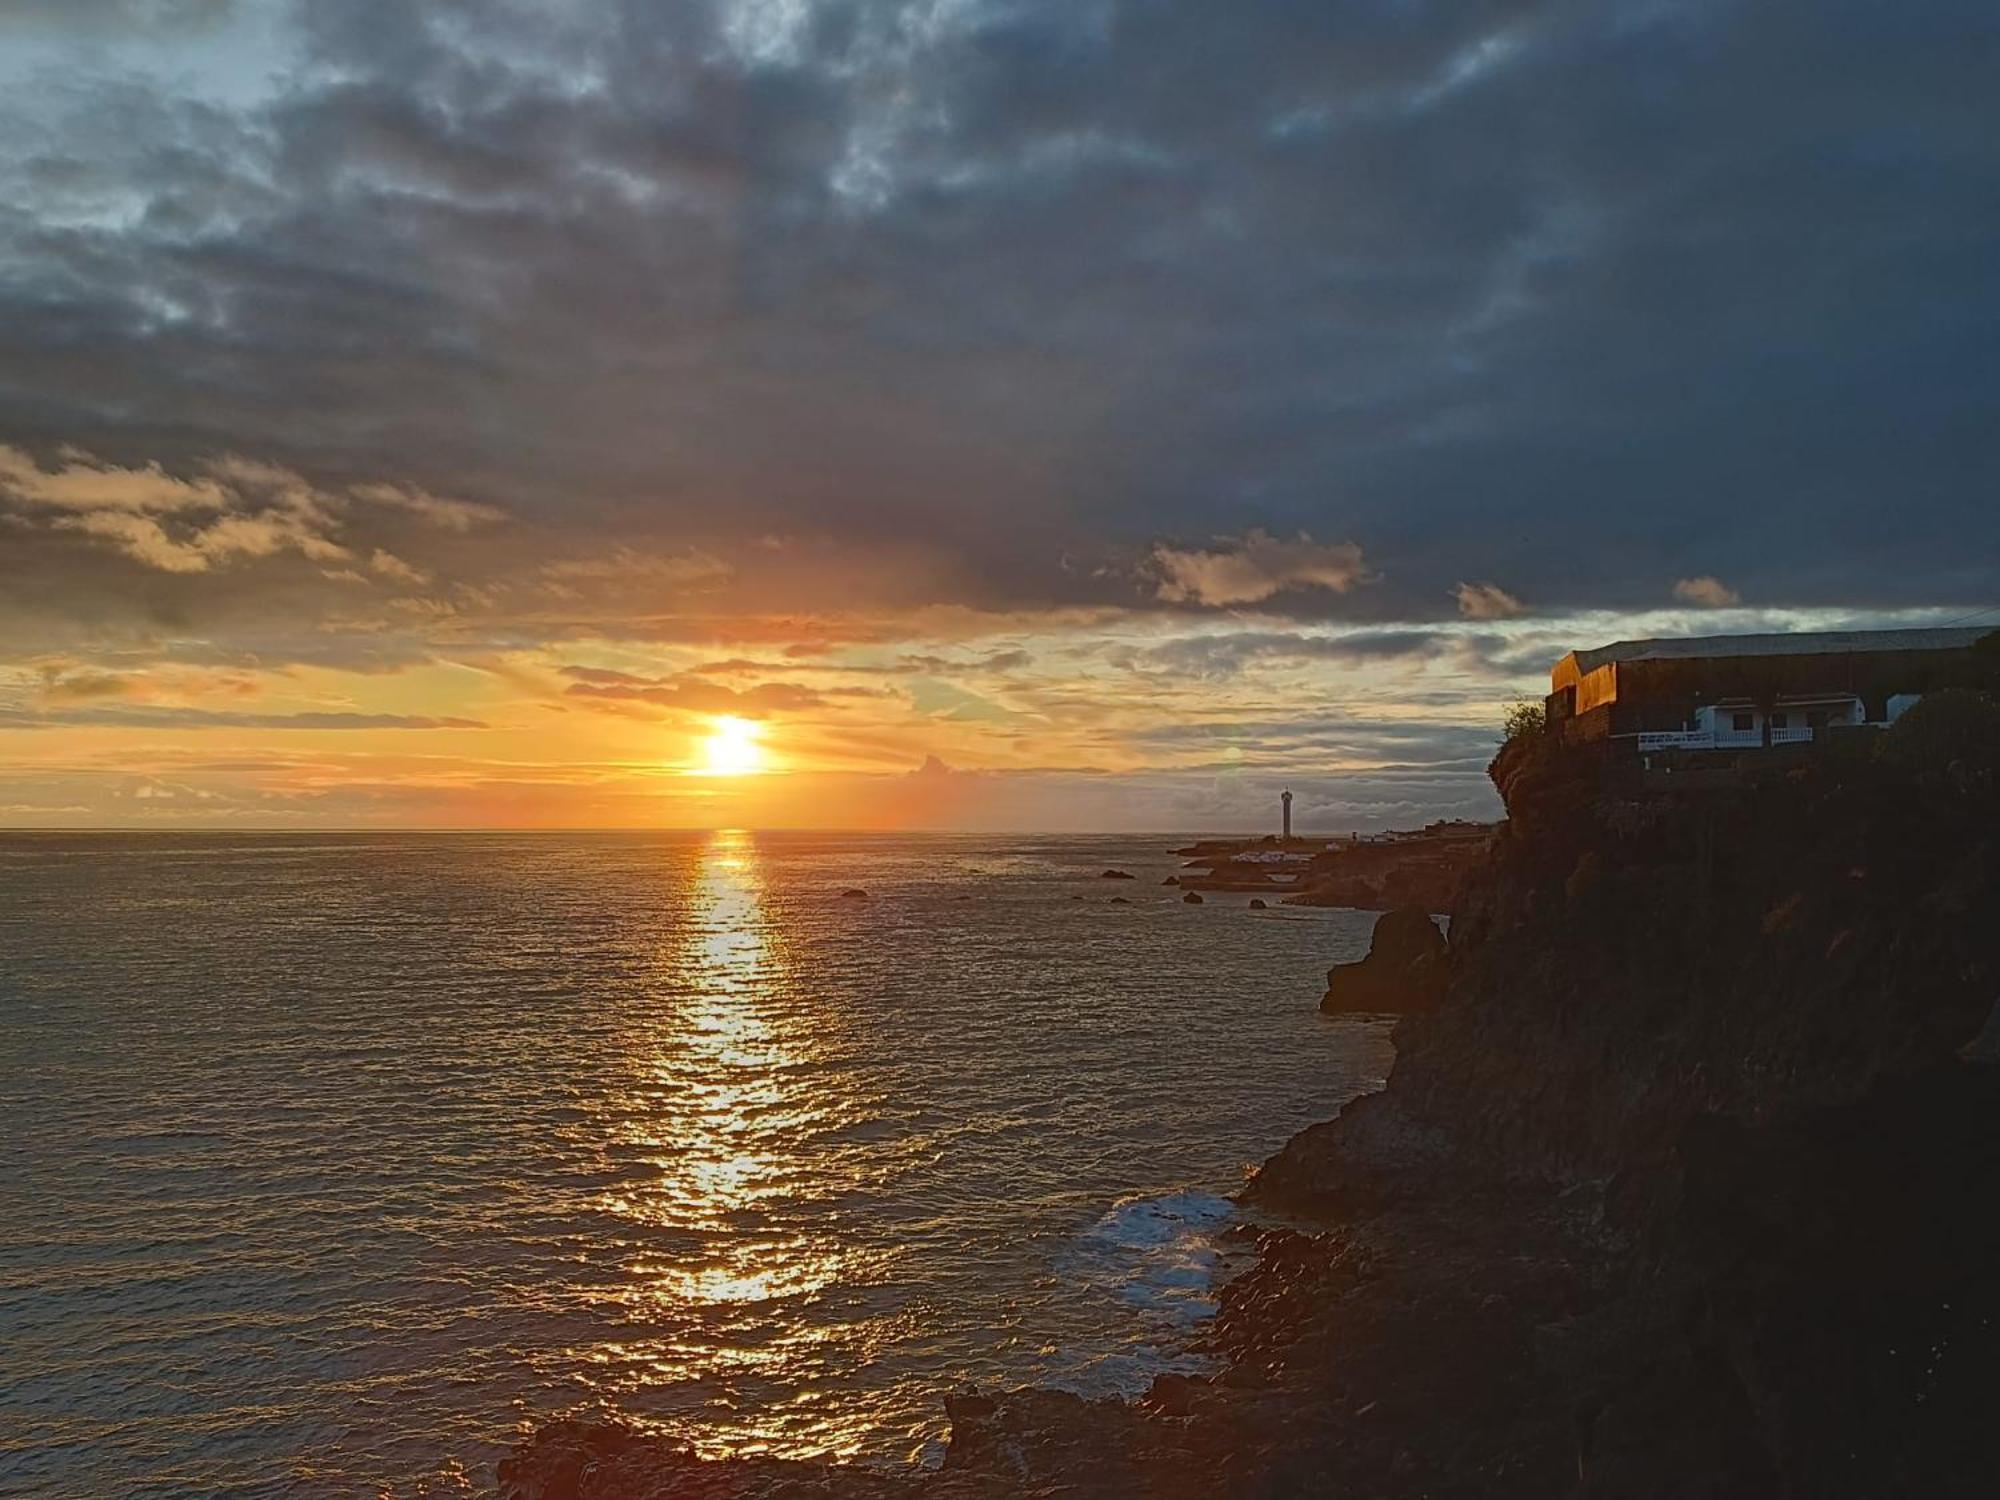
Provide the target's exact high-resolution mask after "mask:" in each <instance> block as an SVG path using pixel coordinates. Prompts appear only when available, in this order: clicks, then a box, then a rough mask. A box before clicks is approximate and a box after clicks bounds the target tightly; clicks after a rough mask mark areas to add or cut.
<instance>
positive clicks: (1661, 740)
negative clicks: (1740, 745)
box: [1639, 729, 1715, 754]
mask: <svg viewBox="0 0 2000 1500" xmlns="http://www.w3.org/2000/svg"><path fill="white" fill-rule="evenodd" d="M1714 748H1715V733H1714V731H1713V730H1708V729H1670V730H1660V731H1657V732H1655V733H1652V734H1642V735H1640V736H1639V750H1640V753H1641V754H1644V753H1645V752H1646V751H1648V750H1713V749H1714Z"/></svg>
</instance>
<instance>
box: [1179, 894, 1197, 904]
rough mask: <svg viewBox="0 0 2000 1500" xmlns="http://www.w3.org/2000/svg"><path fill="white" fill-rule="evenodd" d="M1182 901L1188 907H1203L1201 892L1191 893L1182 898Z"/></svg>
mask: <svg viewBox="0 0 2000 1500" xmlns="http://www.w3.org/2000/svg"><path fill="white" fill-rule="evenodd" d="M1181 901H1182V903H1183V904H1184V905H1187V906H1199V905H1201V892H1200V891H1189V892H1188V893H1187V894H1186V895H1185V896H1183V897H1181Z"/></svg>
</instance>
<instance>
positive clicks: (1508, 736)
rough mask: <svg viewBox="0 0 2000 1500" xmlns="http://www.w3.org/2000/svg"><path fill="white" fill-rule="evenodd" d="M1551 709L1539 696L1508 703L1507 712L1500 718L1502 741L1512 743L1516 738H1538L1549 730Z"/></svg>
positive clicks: (1502, 742) (1505, 743)
mask: <svg viewBox="0 0 2000 1500" xmlns="http://www.w3.org/2000/svg"><path fill="white" fill-rule="evenodd" d="M1548 727H1549V711H1548V709H1547V708H1546V707H1545V706H1544V705H1543V704H1542V702H1541V700H1540V699H1537V698H1522V699H1520V700H1519V701H1518V702H1515V703H1510V704H1509V705H1507V712H1506V714H1505V715H1504V716H1502V718H1501V720H1500V743H1501V744H1503V745H1511V744H1513V743H1514V742H1515V741H1516V740H1538V739H1540V738H1541V737H1542V736H1543V735H1544V734H1545V733H1547V732H1548Z"/></svg>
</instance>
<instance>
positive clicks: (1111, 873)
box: [1097, 870, 1139, 880]
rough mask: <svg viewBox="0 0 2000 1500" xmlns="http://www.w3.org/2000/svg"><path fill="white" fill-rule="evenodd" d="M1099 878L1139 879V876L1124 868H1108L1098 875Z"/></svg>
mask: <svg viewBox="0 0 2000 1500" xmlns="http://www.w3.org/2000/svg"><path fill="white" fill-rule="evenodd" d="M1097 878H1098V879H1099V880H1137V879H1138V878H1139V877H1138V876H1136V875H1132V874H1129V873H1128V872H1126V871H1124V870H1106V871H1105V872H1104V873H1103V874H1102V875H1100V876H1098V877H1097Z"/></svg>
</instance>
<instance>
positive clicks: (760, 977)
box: [597, 830, 890, 1456]
mask: <svg viewBox="0 0 2000 1500" xmlns="http://www.w3.org/2000/svg"><path fill="white" fill-rule="evenodd" d="M679 894H680V896H681V897H682V899H684V900H685V902H686V913H685V916H684V919H683V921H682V922H681V923H680V924H679V926H678V935H677V937H676V938H675V939H674V940H673V941H672V942H671V944H670V945H669V949H668V951H666V952H664V953H663V955H662V959H663V985H664V987H665V988H666V989H667V990H668V992H669V993H670V995H671V1000H670V1002H669V1003H668V1004H666V1005H664V1006H662V1007H661V1009H660V1010H659V1012H657V1013H656V1015H655V1016H653V1017H652V1018H651V1019H650V1022H649V1024H648V1025H647V1026H645V1027H643V1028H641V1029H640V1030H639V1031H638V1032H637V1033H635V1034H634V1035H633V1036H632V1038H631V1043H632V1049H633V1057H634V1061H635V1064H636V1067H637V1077H636V1079H635V1087H634V1089H633V1091H632V1097H630V1098H628V1099H625V1100H622V1101H619V1102H618V1104H617V1106H616V1107H615V1108H614V1109H613V1111H612V1113H613V1116H614V1118H615V1119H616V1121H617V1130H616V1136H615V1138H616V1141H617V1144H618V1146H619V1147H620V1148H621V1150H623V1151H626V1152H633V1153H636V1155H637V1157H638V1159H639V1160H641V1161H643V1162H645V1163H647V1164H648V1165H650V1166H652V1167H654V1168H656V1169H657V1172H658V1175H657V1176H655V1177H652V1178H650V1179H648V1180H646V1181H644V1182H643V1183H641V1184H639V1185H638V1186H628V1187H625V1188H624V1189H623V1190H621V1191H619V1192H616V1193H614V1194H611V1195H608V1196H607V1197H606V1199H605V1200H604V1206H605V1207H607V1208H609V1209H610V1210H612V1211H613V1212H614V1213H616V1214H618V1215H619V1216H620V1217H622V1218H624V1219H626V1220H628V1221H629V1222H630V1223H632V1224H633V1226H634V1227H635V1229H636V1230H638V1231H639V1232H640V1233H639V1235H638V1236H637V1241H638V1242H639V1243H641V1244H643V1243H644V1242H645V1240H646V1238H647V1236H649V1235H651V1234H653V1233H655V1232H661V1231H664V1232H665V1233H666V1235H667V1236H668V1237H669V1243H670V1244H671V1245H672V1246H673V1247H674V1248H671V1249H666V1250H652V1249H640V1250H637V1251H636V1252H635V1253H634V1254H633V1255H632V1256H631V1258H630V1260H629V1262H628V1265H627V1273H628V1275H627V1280H626V1283H625V1284H624V1285H623V1286H622V1287H620V1288H618V1289H617V1290H616V1291H615V1293H614V1294H613V1296H614V1298H615V1300H616V1301H617V1302H619V1303H620V1304H621V1311H622V1312H623V1314H624V1315H625V1321H626V1322H627V1323H628V1324H630V1325H634V1326H635V1327H636V1328H639V1329H646V1328H657V1329H658V1330H659V1332H658V1333H657V1334H656V1335H650V1336H641V1337H637V1338H634V1339H629V1340H624V1341H620V1342H617V1343H611V1344H607V1345H605V1346H604V1347H602V1348H601V1349H600V1350H599V1351H597V1357H598V1362H599V1363H600V1364H601V1365H602V1366H604V1367H605V1368H606V1370H607V1374H609V1372H611V1371H613V1370H615V1371H618V1372H620V1373H619V1374H618V1375H617V1376H616V1377H615V1378H612V1379H610V1380H607V1382H606V1383H605V1386H604V1390H605V1393H606V1394H610V1393H612V1392H614V1391H615V1392H616V1393H618V1394H619V1395H621V1396H623V1397H626V1398H628V1401H627V1403H626V1404H628V1406H638V1407H640V1408H641V1409H643V1407H644V1406H645V1405H647V1404H648V1400H647V1398H648V1397H649V1396H650V1395H655V1394H662V1393H666V1394H670V1393H671V1392H672V1390H673V1389H674V1388H676V1387H680V1388H696V1387H709V1386H714V1385H718V1384H720V1385H725V1386H728V1387H730V1388H732V1389H736V1390H743V1391H745V1392H747V1391H748V1390H751V1389H755V1390H757V1391H758V1392H760V1393H761V1394H760V1395H759V1397H758V1398H757V1399H754V1400H752V1399H744V1400H742V1401H740V1402H738V1403H736V1407H735V1412H736V1416H735V1420H728V1421H721V1422H718V1421H716V1420H714V1418H713V1415H712V1413H711V1415H710V1416H708V1417H707V1418H705V1419H704V1420H703V1422H702V1423H700V1424H699V1425H698V1426H696V1427H694V1428H678V1427H677V1428H676V1429H675V1431H676V1435H677V1436H679V1437H681V1438H682V1439H684V1440H686V1441H689V1442H690V1443H691V1444H692V1445H693V1446H694V1447H696V1448H697V1449H699V1450H701V1451H703V1452H704V1453H707V1454H710V1455H724V1454H744V1453H757V1452H765V1451H783V1452H784V1453H786V1454H791V1455H797V1454H802V1453H810V1452H819V1453H824V1454H828V1455H834V1456H851V1455H852V1454H854V1453H856V1452H858V1451H860V1449H861V1448H862V1446H863V1444H864V1440H865V1438H866V1436H867V1432H868V1427H869V1416H870V1414H869V1413H868V1412H867V1411H866V1410H865V1409H862V1408H858V1407H853V1406H847V1407H844V1408H843V1407H841V1406H837V1405H833V1404H829V1403H824V1402H822V1401H821V1400H820V1399H819V1397H818V1394H817V1392H816V1391H815V1390H814V1389H813V1387H814V1385H815V1383H816V1379H815V1377H816V1376H817V1375H818V1374H820V1373H823V1372H824V1371H825V1369H826V1368H827V1367H828V1366H829V1365H830V1364H844V1363H849V1362H851V1361H853V1360H855V1359H858V1358H865V1357H866V1349H867V1346H868V1345H869V1344H870V1343H871V1342H872V1341H873V1340H874V1339H875V1338H877V1337H880V1336H884V1335H886V1334H887V1333H888V1332H889V1331H890V1330H888V1329H887V1328H881V1329H876V1328H871V1327H870V1326H869V1325H868V1324H867V1322H866V1320H862V1321H861V1322H859V1323H855V1322H844V1321H836V1322H833V1323H830V1324H829V1323H823V1322H821V1321H819V1320H817V1319H814V1318H810V1317H798V1316H788V1315H786V1314H785V1313H784V1311H783V1310H782V1307H781V1306H780V1304H787V1305H790V1306H791V1307H794V1308H796V1307H797V1306H799V1305H800V1304H803V1303H807V1302H810V1301H812V1300H813V1299H815V1298H816V1297H818V1296H819V1295H820V1294H823V1293H828V1292H830V1291H833V1290H835V1289H836V1288H837V1287H838V1286H839V1284H840V1283H841V1281H842V1279H843V1277H847V1276H858V1275H859V1273H860V1271H861V1270H862V1269H863V1268H860V1267H857V1266H856V1265H855V1264H854V1261H855V1257H854V1256H853V1255H852V1254H851V1253H850V1252H848V1251H847V1250H845V1249H844V1248H843V1247H842V1246H841V1245H840V1244H839V1243H838V1242H837V1240H835V1239H834V1238H833V1237H832V1236H831V1235H830V1234H826V1233H821V1232H815V1230H814V1229H813V1228H812V1214H811V1213H810V1211H809V1210H805V1211H802V1210H801V1206H800V1205H801V1203H802V1202H804V1203H809V1202H810V1200H812V1199H814V1198H815V1197H820V1196H824V1195H830V1194H833V1193H837V1192H839V1191H840V1190H841V1189H842V1188H843V1186H845V1184H843V1183H841V1182H839V1181H837V1180H828V1178H827V1172H828V1170H829V1169H831V1163H830V1162H828V1161H827V1160H826V1158H825V1157H824V1156H822V1155H821V1154H820V1153H818V1152H816V1151H814V1150H813V1149H812V1144H811V1143H812V1142H813V1140H814V1139H815V1138H816V1137H820V1136H822V1135H823V1133H824V1132H827V1131H829V1130H833V1129H836V1128H838V1127H839V1126H841V1125H843V1124H845V1123H847V1122H849V1121H851V1120H852V1119H854V1118H855V1117H856V1115H857V1114H859V1113H862V1112H863V1108H862V1106H863V1104H864V1101H861V1100H856V1099H851V1098H848V1097H845V1094H844V1092H843V1088H842V1085H841V1084H840V1083H839V1082H837V1081H835V1079H834V1078H832V1077H830V1076H829V1074H828V1071H827V1070H826V1069H824V1068H821V1067H818V1066H816V1065H817V1064H818V1063H819V1062H820V1061H821V1058H820V1057H819V1056H818V1050H817V1049H818V1047H819V1044H820V1040H821V1038H820V1037H819V1035H818V1034H817V1032H816V1031H815V1029H814V1027H813V1026H812V1025H811V1024H809V1023H806V1024H802V1020H803V1018H802V1014H801V1005H800V996H799V987H798V985H797V983H796V976H795V974H794V972H793V966H792V964H791V961H790V958H789V956H788V953H787V945H786V941H785V938H784V936H783V934H782V932H781V931H780V924H779V922H778V920H777V917H776V915H775V914H774V913H773V912H772V911H771V910H769V909H768V905H767V892H766V888H765V882H764V872H763V870H762V867H761V862H760V857H759V854H758V850H757V845H756V841H755V839H754V837H753V836H752V835H750V834H748V833H745V832H742V831H740V830H723V831H720V832H717V833H716V834H714V835H712V836H711V838H710V840H709V842H708V843H707V845H706V846H705V847H704V849H703V850H702V852H701V855H700V857H699V859H698V861H697V863H696V865H695V867H694V869H693V872H692V875H691V877H690V879H689V881H688V882H687V885H686V887H685V889H684V890H683V891H681V892H680V893H679ZM697 1244H698V1245H699V1249H698V1250H682V1249H680V1248H679V1247H681V1246H692V1245H697ZM633 1398H636V1399H633Z"/></svg>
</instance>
